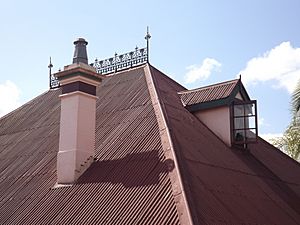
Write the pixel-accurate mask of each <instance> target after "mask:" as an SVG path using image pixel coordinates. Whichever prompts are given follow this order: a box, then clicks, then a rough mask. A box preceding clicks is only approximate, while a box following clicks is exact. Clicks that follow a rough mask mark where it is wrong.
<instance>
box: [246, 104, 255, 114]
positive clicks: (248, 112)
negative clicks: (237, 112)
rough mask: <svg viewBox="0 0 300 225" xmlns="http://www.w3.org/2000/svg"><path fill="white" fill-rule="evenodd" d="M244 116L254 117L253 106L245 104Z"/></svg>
mask: <svg viewBox="0 0 300 225" xmlns="http://www.w3.org/2000/svg"><path fill="white" fill-rule="evenodd" d="M245 112H246V113H245V114H246V115H247V116H252V115H254V112H255V109H254V104H246V105H245Z"/></svg>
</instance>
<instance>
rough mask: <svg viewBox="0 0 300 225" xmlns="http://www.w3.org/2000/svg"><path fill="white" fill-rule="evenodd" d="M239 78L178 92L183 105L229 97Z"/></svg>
mask: <svg viewBox="0 0 300 225" xmlns="http://www.w3.org/2000/svg"><path fill="white" fill-rule="evenodd" d="M238 82H239V80H238V79H237V80H232V81H227V82H223V83H219V84H214V85H210V86H206V87H202V88H197V89H194V90H185V91H181V92H179V95H180V98H181V101H182V102H183V104H184V105H194V104H198V103H204V102H210V101H214V100H219V99H224V98H227V97H229V95H230V94H231V93H232V91H233V89H234V88H235V86H236V85H237V83H238Z"/></svg>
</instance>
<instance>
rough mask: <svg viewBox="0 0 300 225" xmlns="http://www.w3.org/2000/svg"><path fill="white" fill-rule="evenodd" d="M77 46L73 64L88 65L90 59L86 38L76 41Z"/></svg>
mask: <svg viewBox="0 0 300 225" xmlns="http://www.w3.org/2000/svg"><path fill="white" fill-rule="evenodd" d="M74 45H75V51H74V56H73V63H79V62H81V63H84V64H88V57H87V51H86V46H87V45H88V42H87V41H86V40H85V39H84V38H78V39H77V40H76V41H74Z"/></svg>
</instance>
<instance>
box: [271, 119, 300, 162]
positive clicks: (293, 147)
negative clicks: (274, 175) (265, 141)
mask: <svg viewBox="0 0 300 225" xmlns="http://www.w3.org/2000/svg"><path fill="white" fill-rule="evenodd" d="M272 143H273V144H274V145H275V146H276V147H277V148H279V149H281V150H282V151H283V152H285V153H286V154H287V155H289V156H290V157H292V158H293V159H295V160H300V158H299V156H300V126H298V124H297V123H296V120H295V119H294V120H293V121H292V123H291V124H290V126H289V127H288V128H287V129H286V131H285V132H284V134H283V136H282V137H280V138H277V139H273V140H272Z"/></svg>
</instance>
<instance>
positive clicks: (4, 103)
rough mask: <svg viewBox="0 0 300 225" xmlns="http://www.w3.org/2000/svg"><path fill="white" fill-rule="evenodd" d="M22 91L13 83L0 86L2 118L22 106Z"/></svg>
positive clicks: (0, 114) (7, 82)
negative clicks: (20, 100)
mask: <svg viewBox="0 0 300 225" xmlns="http://www.w3.org/2000/svg"><path fill="white" fill-rule="evenodd" d="M19 97H20V90H19V88H18V87H17V86H16V85H15V84H14V83H13V82H11V81H9V80H7V81H5V82H4V83H3V84H0V117H1V116H3V115H5V114H7V113H8V112H10V111H12V110H14V109H16V108H17V107H19V106H20V102H19Z"/></svg>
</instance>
